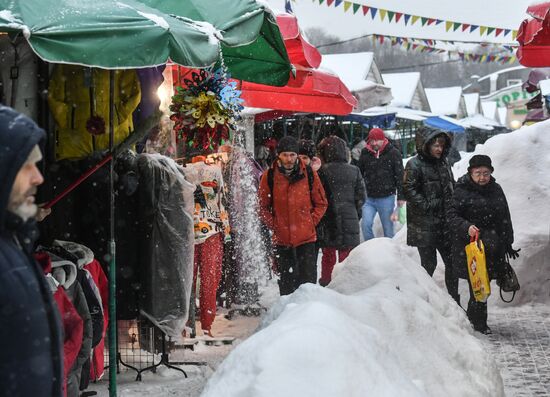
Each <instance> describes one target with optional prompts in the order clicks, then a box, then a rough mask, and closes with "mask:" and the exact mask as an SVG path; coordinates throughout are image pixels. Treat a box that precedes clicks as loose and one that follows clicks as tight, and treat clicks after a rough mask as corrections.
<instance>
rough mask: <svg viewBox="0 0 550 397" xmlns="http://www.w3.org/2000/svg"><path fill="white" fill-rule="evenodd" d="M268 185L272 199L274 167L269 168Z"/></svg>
mask: <svg viewBox="0 0 550 397" xmlns="http://www.w3.org/2000/svg"><path fill="white" fill-rule="evenodd" d="M267 186H268V187H269V192H270V193H271V199H272V200H273V168H272V167H269V168H268V170H267Z"/></svg>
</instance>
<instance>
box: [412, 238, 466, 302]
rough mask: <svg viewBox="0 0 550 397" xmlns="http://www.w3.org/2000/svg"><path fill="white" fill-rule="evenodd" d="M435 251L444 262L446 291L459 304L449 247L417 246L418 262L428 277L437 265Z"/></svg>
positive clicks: (456, 280) (456, 278) (456, 279)
mask: <svg viewBox="0 0 550 397" xmlns="http://www.w3.org/2000/svg"><path fill="white" fill-rule="evenodd" d="M437 251H439V253H440V254H441V257H442V258H443V263H444V264H445V285H446V286H447V292H448V293H449V295H451V297H452V298H453V299H454V300H455V301H456V302H457V303H458V304H459V305H460V296H459V295H458V277H456V276H455V275H454V272H453V267H452V262H451V260H452V259H451V248H450V247H447V246H446V245H443V244H440V245H437V246H430V247H418V253H419V254H420V263H421V264H422V267H423V268H424V269H426V271H427V272H428V274H429V275H430V277H432V276H433V274H434V272H435V268H436V266H437Z"/></svg>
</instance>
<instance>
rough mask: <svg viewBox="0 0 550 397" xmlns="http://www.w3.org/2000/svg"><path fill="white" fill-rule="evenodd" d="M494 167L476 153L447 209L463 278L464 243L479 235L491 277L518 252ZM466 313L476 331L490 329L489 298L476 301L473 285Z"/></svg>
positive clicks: (456, 262) (465, 274)
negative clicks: (493, 175) (488, 316)
mask: <svg viewBox="0 0 550 397" xmlns="http://www.w3.org/2000/svg"><path fill="white" fill-rule="evenodd" d="M493 170H494V169H493V165H492V163H491V158H490V157H489V156H485V155H475V156H473V157H472V158H471V159H470V166H469V167H468V173H467V174H466V175H464V176H462V177H461V178H460V179H459V180H458V182H457V184H456V186H455V190H454V193H453V199H452V203H451V206H450V208H449V210H448V212H447V215H448V219H449V224H450V227H451V231H452V236H453V238H452V241H453V267H454V271H455V274H456V275H457V276H458V277H460V278H464V279H468V267H467V263H466V252H465V247H466V245H468V243H469V242H470V238H472V237H475V236H476V235H477V236H479V238H480V239H481V241H483V244H484V247H485V255H486V256H485V259H486V264H487V270H488V272H489V278H490V279H498V278H499V276H500V275H501V274H502V271H503V270H504V261H505V255H506V254H508V255H510V256H511V257H513V258H517V256H518V251H519V250H518V251H516V250H514V249H513V248H512V243H513V242H514V230H513V228H512V219H511V217H510V210H509V208H508V203H507V201H506V196H505V195H504V192H503V190H502V188H501V187H500V185H499V184H498V183H497V182H496V181H495V178H493V177H492V176H491V174H492V173H493ZM466 313H467V314H468V318H469V319H470V322H471V323H472V325H473V326H474V329H475V330H476V331H479V332H482V333H484V334H487V333H490V332H491V330H490V328H489V327H488V326H487V302H476V300H475V299H474V296H473V292H472V289H471V287H470V301H469V302H468V310H467V312H466Z"/></svg>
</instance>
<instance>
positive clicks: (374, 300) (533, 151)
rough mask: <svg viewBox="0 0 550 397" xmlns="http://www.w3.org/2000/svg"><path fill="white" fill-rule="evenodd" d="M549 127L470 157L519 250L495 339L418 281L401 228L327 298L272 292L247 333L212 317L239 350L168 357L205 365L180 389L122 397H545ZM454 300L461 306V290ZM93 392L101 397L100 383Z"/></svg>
mask: <svg viewBox="0 0 550 397" xmlns="http://www.w3.org/2000/svg"><path fill="white" fill-rule="evenodd" d="M548 128H550V122H545V123H540V124H538V125H535V126H532V127H528V128H522V129H520V130H518V131H515V132H513V133H511V134H506V135H500V136H497V137H494V138H492V139H490V140H489V141H487V143H486V144H485V145H483V146H478V148H477V152H478V153H483V154H489V155H490V156H491V157H492V158H493V164H494V166H495V174H494V175H495V177H496V178H497V181H498V182H499V183H500V184H501V185H502V187H503V189H504V191H505V193H506V195H507V198H508V201H509V204H510V208H511V213H512V220H513V223H514V229H515V234H516V243H515V244H514V245H515V246H516V247H520V248H522V251H521V257H520V259H519V260H518V261H516V262H514V263H513V265H514V267H515V269H516V271H517V273H518V277H519V280H520V283H521V285H522V288H521V290H520V291H519V293H518V295H517V297H516V300H515V301H514V303H513V304H511V305H506V304H503V303H502V302H499V301H500V298H498V290H497V289H496V286H495V285H494V284H493V287H494V288H495V289H494V290H493V296H491V298H490V300H489V320H488V323H489V325H490V326H491V328H492V330H493V332H494V334H493V335H491V336H488V337H486V336H482V335H480V334H477V333H474V332H472V330H471V329H470V327H469V324H468V320H467V318H466V317H465V314H464V312H463V311H462V310H461V309H460V308H459V307H458V306H456V305H455V304H454V303H453V302H452V301H451V300H450V299H449V297H448V296H447V294H446V292H445V290H444V288H443V271H442V269H441V267H440V266H438V269H437V270H436V274H435V275H434V279H431V278H429V277H428V276H427V275H426V273H425V272H424V271H423V270H422V269H421V268H420V265H419V258H418V254H417V252H416V250H415V249H412V248H410V247H407V246H406V245H405V228H404V229H403V230H402V231H400V232H399V233H398V234H397V235H396V237H395V238H394V239H393V241H390V240H388V239H377V240H374V241H370V242H367V243H365V244H362V245H361V246H359V247H358V248H356V249H355V250H354V251H353V252H352V254H351V255H350V256H349V258H348V259H347V260H346V261H345V262H344V264H343V265H341V266H338V267H337V268H336V270H335V275H334V276H335V277H334V280H333V283H331V285H330V286H329V288H321V287H319V286H313V285H306V286H303V287H302V288H300V289H299V290H298V291H297V292H296V293H295V294H293V295H291V296H289V297H284V298H282V299H275V298H276V295H277V288H276V285H275V284H273V283H272V284H270V285H269V287H268V288H267V289H266V292H267V300H266V302H265V304H266V305H268V306H270V307H271V309H270V311H269V312H268V313H267V314H266V315H265V316H264V317H263V319H262V322H261V325H260V328H259V329H258V330H257V331H256V332H254V331H255V328H256V325H257V324H258V319H250V318H237V319H235V320H232V321H228V320H225V319H223V316H222V315H220V316H219V318H217V320H216V323H215V325H216V326H217V327H219V331H220V332H221V333H217V335H221V334H222V333H223V334H225V335H233V336H236V337H237V338H238V340H237V342H236V343H235V345H233V346H212V347H206V346H203V345H201V346H199V347H198V348H197V350H196V351H195V352H193V353H188V352H187V351H186V353H185V354H184V355H183V356H178V354H180V353H176V354H174V355H173V356H172V357H171V358H172V360H175V359H178V360H182V361H206V363H207V365H205V366H199V367H186V370H188V373H189V379H184V378H183V377H182V375H181V374H180V373H177V372H176V371H173V370H164V369H163V370H161V371H159V372H158V373H157V374H151V373H148V374H145V375H144V381H143V382H134V381H133V380H130V375H128V374H126V375H123V376H121V379H122V383H121V384H120V385H119V395H122V396H146V395H147V396H150V395H158V396H170V395H172V396H193V397H194V396H199V395H203V396H205V397H209V396H239V397H248V396H253V397H262V396H266V397H267V396H269V397H271V396H282V395H284V396H292V395H300V396H316V397H324V396H330V397H334V396H340V395H346V396H355V395H357V396H364V395H367V393H368V395H375V396H397V395H398V396H437V397H439V396H464V395H480V396H491V397H493V396H507V397H524V396H550V320H549V319H550V316H549V315H550V308H549V306H548V303H550V294H549V291H550V255H549V254H550V244H549V232H550V206H548V204H547V203H548V198H549V195H550V194H549V193H550V177H549V176H548V174H547V172H548V170H549V169H550V155H548V152H549V151H550V134H548V133H547V131H546V130H547V129H548ZM466 167H467V159H464V160H463V161H462V162H459V163H458V164H457V165H456V166H455V169H454V172H455V176H456V177H459V176H460V175H462V174H463V173H464V172H465V169H466ZM461 289H462V294H463V295H462V296H463V299H462V304H463V306H464V305H465V304H466V300H467V292H466V284H465V283H464V282H461ZM270 302H272V303H273V304H270ZM250 334H252V336H250V337H248V338H247V336H248V335H250ZM226 356H227V357H226ZM224 358H225V360H224ZM95 388H96V390H99V391H100V394H99V395H100V396H106V395H107V391H106V383H105V382H102V383H100V384H98V385H95ZM201 393H202V394H201Z"/></svg>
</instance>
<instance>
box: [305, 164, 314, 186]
mask: <svg viewBox="0 0 550 397" xmlns="http://www.w3.org/2000/svg"><path fill="white" fill-rule="evenodd" d="M306 172H307V183H308V184H309V191H310V192H311V191H312V190H313V168H311V166H310V165H306Z"/></svg>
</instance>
